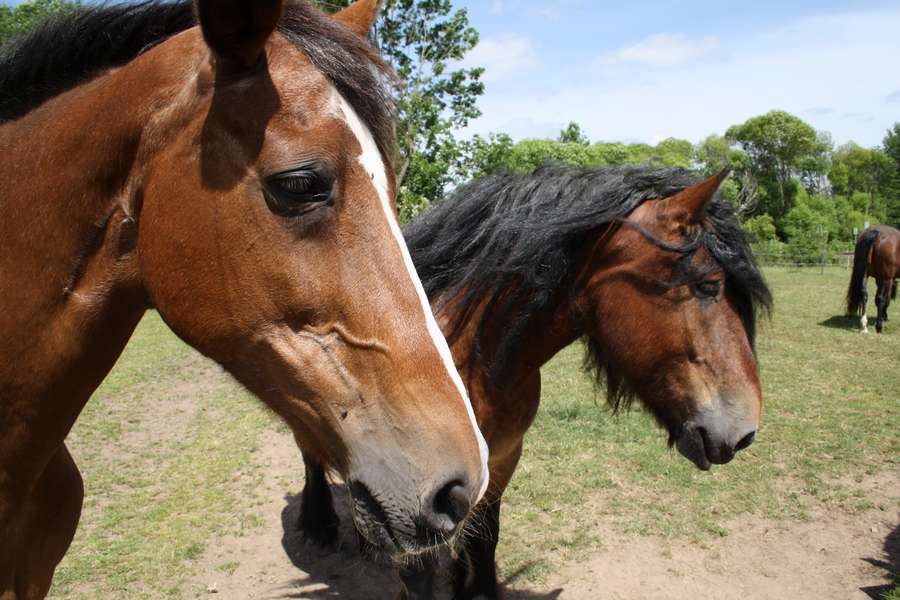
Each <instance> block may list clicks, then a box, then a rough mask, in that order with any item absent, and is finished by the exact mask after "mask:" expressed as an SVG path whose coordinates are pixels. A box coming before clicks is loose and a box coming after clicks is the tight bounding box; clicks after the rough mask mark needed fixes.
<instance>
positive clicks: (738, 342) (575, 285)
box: [300, 167, 771, 599]
mask: <svg viewBox="0 0 900 600" xmlns="http://www.w3.org/2000/svg"><path fill="white" fill-rule="evenodd" d="M724 177H725V174H722V175H719V176H717V177H713V178H711V179H708V180H705V181H701V182H698V181H697V180H696V179H695V177H694V176H692V175H691V174H689V173H688V172H686V171H682V170H678V169H660V168H650V167H623V168H610V169H600V170H580V169H569V168H562V167H548V168H543V169H541V170H538V171H537V172H535V173H534V174H531V175H497V176H491V177H487V178H484V179H481V180H479V181H476V182H474V183H472V184H470V185H468V186H466V187H464V188H462V189H460V190H459V191H458V192H456V193H455V194H454V195H453V196H452V197H451V198H449V199H448V200H446V201H444V202H442V203H441V204H438V205H437V206H436V207H435V208H433V209H432V210H430V211H429V212H427V213H425V214H424V215H422V216H421V217H420V218H419V219H417V220H416V221H414V222H413V223H411V224H410V225H409V227H407V229H406V234H407V239H408V241H409V244H410V248H411V251H412V254H413V258H414V260H415V262H416V266H417V269H418V270H419V273H420V275H421V276H422V279H423V281H424V282H425V287H426V289H427V290H428V293H429V297H430V298H431V299H432V306H433V307H434V308H435V310H436V312H437V314H438V320H439V321H440V322H441V323H442V325H443V328H444V331H445V332H446V333H447V335H448V339H450V341H451V349H452V350H453V355H454V357H455V359H456V364H457V366H458V367H459V369H460V372H461V373H462V375H463V379H464V380H465V382H466V385H467V386H468V388H469V392H470V394H471V395H472V402H473V404H474V406H475V413H476V415H477V416H478V423H479V425H480V426H481V429H482V432H483V433H484V435H485V437H486V438H487V440H488V446H489V447H490V468H491V484H490V486H489V489H488V493H487V496H486V497H485V499H484V502H483V503H482V504H481V505H480V509H481V510H482V511H483V513H482V515H481V521H482V522H483V524H484V529H485V530H486V531H485V533H486V535H484V536H483V537H477V536H471V537H468V538H467V539H463V540H462V550H463V552H462V553H461V556H460V558H458V559H456V560H455V582H454V585H455V596H454V597H455V598H466V599H469V598H497V597H498V589H497V575H496V570H495V562H494V554H495V549H496V545H497V540H498V537H499V528H500V500H501V497H502V495H503V491H504V489H506V486H507V484H508V483H509V481H510V478H511V477H512V475H513V472H514V470H515V468H516V465H517V463H518V461H519V457H520V455H521V452H522V439H523V436H524V435H525V432H526V430H527V429H528V427H529V426H530V425H531V422H532V420H533V419H534V416H535V414H536V412H537V409H538V403H539V401H540V368H541V366H542V365H544V364H546V363H547V361H549V360H550V359H551V358H552V357H553V356H554V355H555V354H556V353H558V352H559V351H560V350H562V349H563V348H565V347H566V346H568V345H569V344H571V343H573V342H575V341H576V340H578V339H579V338H583V339H584V340H585V341H586V343H587V347H588V354H587V359H586V364H587V365H588V366H589V367H591V368H592V369H593V370H594V371H595V373H596V375H597V376H598V377H603V378H604V379H605V381H606V389H607V392H608V398H609V402H610V404H611V405H612V406H613V407H615V408H618V407H620V406H622V405H623V404H627V403H628V402H629V401H630V400H632V399H633V398H638V399H640V401H641V402H642V403H643V404H644V406H645V407H646V408H647V409H648V410H649V411H650V412H651V413H652V414H653V415H654V416H655V417H656V419H657V421H658V422H659V424H660V425H661V426H662V427H663V428H665V429H666V430H667V431H668V434H669V443H670V444H671V445H674V446H675V447H676V448H678V450H679V451H680V452H681V453H682V454H683V455H684V456H685V457H687V458H688V459H689V460H691V461H692V462H693V463H694V464H695V465H696V466H697V467H698V468H700V469H703V470H707V469H709V468H710V466H711V465H712V464H724V463H727V462H729V461H730V460H731V459H732V458H733V457H734V455H735V453H736V452H738V451H739V450H742V449H743V448H746V447H747V446H749V445H750V444H751V443H752V442H753V440H754V436H755V435H756V431H757V429H758V428H759V421H760V413H761V406H762V398H761V392H760V383H759V375H758V372H757V365H756V359H755V356H754V350H753V343H754V337H755V330H756V318H757V311H758V310H760V309H766V310H768V308H769V307H770V306H771V296H770V294H769V290H768V288H767V287H766V284H765V281H764V280H763V277H762V276H761V274H760V272H759V270H758V269H757V267H756V265H755V263H754V260H753V257H752V255H751V252H750V248H749V246H748V244H747V241H746V239H745V237H744V235H743V233H742V231H741V228H740V225H739V223H738V220H737V219H736V218H735V216H734V212H733V211H732V209H731V206H730V205H729V204H728V202H726V201H724V200H723V199H721V197H720V196H719V195H718V194H717V190H718V188H719V186H720V184H721V183H722V180H723V179H724ZM305 460H306V468H307V474H308V475H307V484H306V485H307V487H306V489H305V490H304V493H303V500H304V510H303V511H302V513H301V522H300V527H301V528H302V529H304V530H305V532H306V533H307V535H309V536H310V537H312V538H313V539H315V540H316V541H318V542H319V543H323V544H328V543H331V542H333V540H334V536H335V535H336V532H337V517H336V515H335V513H334V511H333V509H332V507H331V498H330V492H329V490H328V488H327V484H326V480H325V473H324V471H323V470H322V468H321V467H320V466H318V465H316V464H315V462H314V457H310V456H306V455H305ZM598 468H601V467H598ZM574 501H577V499H573V502H574ZM404 578H405V583H406V593H407V595H408V596H409V597H411V598H430V597H431V595H432V589H431V586H432V572H431V571H430V570H428V569H426V570H425V572H418V571H414V570H413V571H409V572H407V573H405V575H404Z"/></svg>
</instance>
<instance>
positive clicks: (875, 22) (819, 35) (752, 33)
mask: <svg viewBox="0 0 900 600" xmlns="http://www.w3.org/2000/svg"><path fill="white" fill-rule="evenodd" d="M0 2H2V3H4V4H16V3H17V2H15V1H11V0H0ZM454 4H455V5H456V6H457V7H458V8H463V7H465V8H467V9H468V11H469V16H470V20H471V22H472V24H473V25H474V26H475V27H476V29H478V31H479V32H480V33H481V40H482V41H481V44H480V45H479V47H478V48H476V49H475V50H474V51H473V52H472V53H471V55H470V56H469V57H468V58H467V60H466V61H465V62H466V63H467V64H470V65H473V66H474V65H478V66H484V67H486V68H487V72H486V75H485V80H486V84H487V92H486V94H485V96H484V98H483V99H482V101H481V108H482V111H483V113H484V115H483V116H482V117H481V118H480V119H478V120H477V121H475V122H473V123H472V124H471V125H470V127H469V128H468V129H467V131H466V133H467V134H470V135H471V134H474V133H481V134H486V133H489V132H491V131H497V132H499V131H504V132H507V133H510V134H511V135H512V136H513V137H514V138H516V139H521V138H524V137H546V136H555V135H556V134H557V133H558V132H559V130H560V129H562V127H563V126H564V125H565V124H566V123H568V122H569V121H577V122H579V123H580V124H581V125H582V126H583V127H584V129H585V131H586V132H587V133H588V135H589V136H590V137H591V138H592V139H594V140H600V139H602V140H620V141H642V142H649V143H655V142H658V141H659V140H662V139H664V138H666V137H680V138H686V139H689V140H691V141H699V140H700V139H702V138H704V137H705V136H706V135H708V134H710V133H723V132H724V131H725V129H727V128H728V127H729V126H730V125H734V124H736V123H741V122H743V121H744V120H746V119H747V118H749V117H751V116H754V115H757V114H761V113H764V112H766V111H768V110H771V109H773V108H779V109H783V110H787V111H790V112H792V113H794V114H796V115H798V116H800V117H801V118H803V119H805V120H806V121H807V122H809V123H811V124H812V125H813V126H815V127H816V128H817V129H824V130H826V131H829V132H831V133H832V135H833V136H834V139H835V141H836V142H837V143H843V142H846V141H848V140H854V141H856V142H858V143H860V144H863V145H866V146H874V145H877V144H880V143H881V140H882V138H883V137H884V133H885V130H886V129H887V128H888V127H890V126H891V125H892V124H893V123H894V122H896V121H900V33H898V32H900V2H898V1H897V0H894V1H892V2H888V1H886V0H859V1H855V2H847V1H844V2H837V1H834V0H816V1H812V0H753V1H744V2H734V1H730V2H729V1H727V0H637V1H631V2H623V1H620V2H598V1H596V0H454Z"/></svg>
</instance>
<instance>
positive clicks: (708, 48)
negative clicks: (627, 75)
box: [597, 33, 721, 67]
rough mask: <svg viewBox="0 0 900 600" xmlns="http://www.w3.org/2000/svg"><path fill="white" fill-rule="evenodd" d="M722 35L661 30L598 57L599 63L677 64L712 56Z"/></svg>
mask: <svg viewBox="0 0 900 600" xmlns="http://www.w3.org/2000/svg"><path fill="white" fill-rule="evenodd" d="M720 45H721V43H720V41H719V38H717V37H715V36H705V37H700V38H691V37H689V36H687V35H685V34H683V33H658V34H656V35H651V36H649V37H647V38H645V39H643V40H641V41H639V42H637V43H636V44H631V45H629V46H625V47H623V48H621V49H619V50H617V51H615V52H612V53H609V54H605V55H603V56H601V57H599V58H598V59H597V62H598V64H601V65H608V64H618V63H635V64H639V65H646V66H650V67H678V66H682V65H685V64H688V63H691V62H693V61H695V60H697V59H699V58H703V57H704V56H707V55H709V54H710V53H712V52H714V51H715V50H717V49H718V48H719V46H720Z"/></svg>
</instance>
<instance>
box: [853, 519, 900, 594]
mask: <svg viewBox="0 0 900 600" xmlns="http://www.w3.org/2000/svg"><path fill="white" fill-rule="evenodd" d="M863 560H864V561H866V562H867V563H869V564H870V565H872V566H874V567H878V568H879V569H884V570H885V571H886V573H885V576H886V577H890V578H892V579H893V580H894V583H891V584H887V585H877V586H869V587H863V588H860V590H861V591H862V592H864V593H866V594H867V595H868V596H869V597H870V598H872V600H882V598H885V597H886V596H887V593H888V592H889V591H891V590H892V589H894V588H895V586H896V587H897V589H900V525H897V527H895V528H894V530H893V531H891V533H890V534H888V536H887V538H885V540H884V554H883V556H882V558H864V559H863Z"/></svg>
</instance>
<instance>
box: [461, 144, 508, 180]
mask: <svg viewBox="0 0 900 600" xmlns="http://www.w3.org/2000/svg"><path fill="white" fill-rule="evenodd" d="M514 147H515V144H514V143H513V140H512V138H511V137H509V136H508V135H507V134H505V133H492V134H490V135H489V136H488V137H486V138H485V137H482V136H480V135H476V136H474V137H473V138H472V139H471V140H469V141H466V142H463V148H464V153H463V154H464V158H463V160H461V161H460V164H461V166H460V169H459V175H460V178H461V179H472V178H475V177H481V176H482V175H489V174H491V173H497V172H499V171H505V170H512V169H514V168H515V167H514V163H515V159H514V156H513V152H514Z"/></svg>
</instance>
